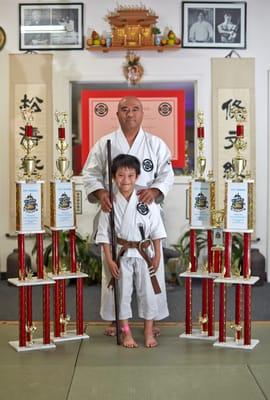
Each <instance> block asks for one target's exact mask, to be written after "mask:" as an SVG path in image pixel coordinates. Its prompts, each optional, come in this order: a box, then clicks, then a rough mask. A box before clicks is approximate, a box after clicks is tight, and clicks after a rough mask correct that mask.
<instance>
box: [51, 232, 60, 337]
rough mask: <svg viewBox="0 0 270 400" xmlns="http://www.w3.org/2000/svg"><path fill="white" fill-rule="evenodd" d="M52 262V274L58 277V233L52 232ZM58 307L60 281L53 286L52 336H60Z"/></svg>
mask: <svg viewBox="0 0 270 400" xmlns="http://www.w3.org/2000/svg"><path fill="white" fill-rule="evenodd" d="M52 262H53V268H52V270H53V274H55V275H58V274H59V272H60V266H59V231H56V230H53V231H52ZM60 307H61V281H60V280H59V279H57V280H56V281H55V285H54V336H55V337H56V338H57V337H60V336H61V324H60V314H61V311H60Z"/></svg>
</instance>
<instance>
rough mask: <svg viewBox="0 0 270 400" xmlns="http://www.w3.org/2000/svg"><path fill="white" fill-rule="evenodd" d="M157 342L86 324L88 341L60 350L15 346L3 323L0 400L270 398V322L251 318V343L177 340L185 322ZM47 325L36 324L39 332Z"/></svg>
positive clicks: (138, 331)
mask: <svg viewBox="0 0 270 400" xmlns="http://www.w3.org/2000/svg"><path fill="white" fill-rule="evenodd" d="M161 328H162V335H161V337H160V338H159V347H158V348H155V349H145V348H144V347H143V336H142V328H141V326H140V325H138V324H137V325H136V326H135V328H134V329H133V330H134V335H135V337H136V339H137V341H138V342H139V344H140V347H139V348H138V349H132V350H131V349H124V348H123V347H121V346H117V345H116V344H115V339H113V338H107V337H105V336H104V335H103V329H104V326H103V325H97V324H91V323H88V324H87V326H86V332H87V333H88V334H89V335H90V339H89V340H84V341H79V342H68V343H65V344H58V345H57V347H56V349H54V350H47V351H32V352H27V353H17V352H16V351H15V350H13V349H12V348H11V347H10V346H9V344H8V342H9V341H10V340H16V339H17V335H18V326H17V324H16V323H12V322H9V323H0V347H1V358H0V398H1V400H17V399H18V400H34V399H35V400H36V399H40V400H54V399H55V400H56V399H57V400H64V399H65V400H88V399H89V400H95V399H97V400H99V399H102V400H103V399H106V400H107V399H108V400H110V399H113V400H114V399H115V400H116V399H117V400H127V399H134V400H135V399H136V400H144V399H154V400H161V399H162V400H164V399H170V400H176V399H177V400H179V399H180V400H197V399H199V400H204V399H205V400H206V399H207V400H209V399H210V400H214V399H218V400H223V399H224V400H225V399H226V400H228V399H230V400H263V399H270V340H269V333H270V323H269V322H253V325H252V338H254V339H259V340H260V343H259V344H258V345H257V346H256V347H255V349H254V350H252V351H248V350H239V349H237V350H232V349H220V348H214V347H213V346H212V343H208V342H202V341H194V340H192V341H191V340H187V339H180V338H179V337H178V336H179V334H180V333H182V332H183V331H184V326H183V324H182V323H181V324H176V323H167V324H164V325H161ZM41 331H42V327H41V326H39V332H41Z"/></svg>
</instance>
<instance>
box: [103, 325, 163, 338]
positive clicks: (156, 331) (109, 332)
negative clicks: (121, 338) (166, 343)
mask: <svg viewBox="0 0 270 400" xmlns="http://www.w3.org/2000/svg"><path fill="white" fill-rule="evenodd" d="M104 335H106V336H116V326H115V323H114V322H112V323H111V324H110V325H109V326H107V327H106V328H105V331H104ZM153 336H154V337H158V336H160V328H158V327H157V326H153Z"/></svg>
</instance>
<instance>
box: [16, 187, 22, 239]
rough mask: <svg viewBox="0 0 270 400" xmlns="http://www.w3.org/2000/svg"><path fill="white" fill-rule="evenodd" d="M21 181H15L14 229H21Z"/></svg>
mask: <svg viewBox="0 0 270 400" xmlns="http://www.w3.org/2000/svg"><path fill="white" fill-rule="evenodd" d="M21 197H22V190H21V183H20V182H16V231H21V225H22V216H21V201H22V200H21Z"/></svg>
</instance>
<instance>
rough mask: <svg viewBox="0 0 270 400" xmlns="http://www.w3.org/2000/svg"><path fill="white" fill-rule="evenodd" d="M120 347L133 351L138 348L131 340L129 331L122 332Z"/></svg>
mask: <svg viewBox="0 0 270 400" xmlns="http://www.w3.org/2000/svg"><path fill="white" fill-rule="evenodd" d="M122 345H123V346H124V347H127V348H128V349H135V348H137V347H139V346H138V344H137V343H136V342H135V340H134V339H133V336H132V333H131V331H129V332H122Z"/></svg>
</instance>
